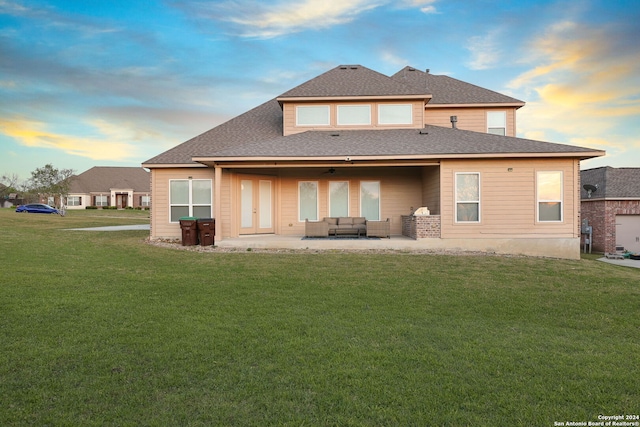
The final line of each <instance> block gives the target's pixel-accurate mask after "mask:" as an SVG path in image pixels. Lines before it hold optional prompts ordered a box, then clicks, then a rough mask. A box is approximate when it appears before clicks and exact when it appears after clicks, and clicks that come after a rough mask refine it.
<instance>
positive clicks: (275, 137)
mask: <svg viewBox="0 0 640 427" xmlns="http://www.w3.org/2000/svg"><path fill="white" fill-rule="evenodd" d="M523 105H524V102H522V101H519V100H517V99H514V98H511V97H509V96H505V95H502V94H499V93H496V92H493V91H490V90H487V89H483V88H480V87H478V86H474V85H471V84H469V83H465V82H462V81H460V80H456V79H454V78H451V77H448V76H438V75H432V74H430V73H429V72H426V73H425V72H423V71H419V70H417V69H414V68H411V67H406V68H404V69H402V70H400V71H399V72H398V73H396V74H394V75H393V76H386V75H383V74H380V73H378V72H376V71H373V70H370V69H368V68H365V67H362V66H360V65H342V66H338V67H336V68H334V69H332V70H329V71H328V72H326V73H324V74H321V75H320V76H318V77H316V78H314V79H312V80H309V81H307V82H306V83H303V84H301V85H299V86H297V87H295V88H293V89H291V90H289V91H287V92H285V93H284V94H282V95H280V96H278V97H277V98H275V99H272V100H271V101H268V102H266V103H264V104H262V105H260V106H258V107H256V108H254V109H252V110H250V111H248V112H246V113H244V114H241V115H240V116H237V117H235V118H233V119H231V120H229V121H228V122H226V123H223V124H221V125H220V126H217V127H215V128H213V129H211V130H209V131H207V132H205V133H203V134H201V135H199V136H196V137H195V138H193V139H190V140H189V141H187V142H184V143H183V144H181V145H178V146H176V147H174V148H172V149H170V150H168V151H166V152H164V153H162V154H160V155H158V156H156V157H154V158H152V159H150V160H147V161H146V162H144V163H143V167H145V168H148V169H150V170H151V186H152V193H153V198H154V212H153V214H152V216H151V222H152V228H151V229H152V232H151V237H152V238H153V239H159V238H179V237H180V235H181V231H180V226H179V218H180V217H182V216H187V215H190V216H196V217H209V216H213V217H215V219H216V240H219V239H226V238H233V237H238V236H241V235H244V234H260V233H266V234H278V235H291V236H302V235H304V230H305V219H306V218H308V219H309V220H312V221H317V220H322V219H323V217H326V216H365V217H366V218H367V219H369V220H377V219H386V218H390V220H391V233H392V234H394V235H401V234H403V235H406V236H410V237H413V238H416V239H422V238H429V239H433V242H434V247H439V248H452V249H453V248H462V249H469V250H486V251H494V252H499V253H522V254H532V255H542V256H555V257H565V258H578V257H579V256H580V187H579V178H580V176H579V175H580V161H581V160H583V159H588V158H592V157H598V156H602V155H604V152H603V151H600V150H594V149H589V148H581V147H575V146H570V145H561V144H553V143H547V142H541V141H533V140H527V139H521V138H516V137H515V135H516V110H518V109H519V108H520V107H522V106H523ZM452 116H454V117H452ZM454 127H455V128H454ZM420 207H426V208H428V210H429V212H430V215H428V216H415V215H412V213H413V212H414V211H415V210H417V209H418V208H420ZM422 211H425V210H422Z"/></svg>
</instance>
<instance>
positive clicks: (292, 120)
mask: <svg viewBox="0 0 640 427" xmlns="http://www.w3.org/2000/svg"><path fill="white" fill-rule="evenodd" d="M380 104H412V105H413V123H412V124H410V125H379V124H378V105H380ZM299 105H304V106H312V105H329V117H330V125H329V126H316V127H314V126H296V107H297V106H299ZM338 105H371V125H368V126H338V125H337V119H336V114H337V106H338ZM423 110H424V102H423V101H406V100H396V101H387V100H385V101H372V100H369V101H364V102H306V103H292V102H288V103H285V104H283V110H282V111H283V114H282V116H283V118H282V119H283V121H284V123H283V129H284V135H285V136H286V135H292V134H295V133H300V132H306V131H309V130H337V129H398V128H404V129H406V128H421V127H424V120H423V118H424V114H423Z"/></svg>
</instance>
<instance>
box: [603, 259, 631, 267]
mask: <svg viewBox="0 0 640 427" xmlns="http://www.w3.org/2000/svg"><path fill="white" fill-rule="evenodd" d="M598 261H602V262H606V263H607V264H613V265H620V266H622V267H632V268H640V261H639V260H635V259H609V258H598Z"/></svg>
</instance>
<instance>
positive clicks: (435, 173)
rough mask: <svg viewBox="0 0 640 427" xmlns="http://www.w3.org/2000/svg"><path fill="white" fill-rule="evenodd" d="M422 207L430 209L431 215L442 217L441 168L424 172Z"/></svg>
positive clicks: (430, 168) (424, 170) (431, 168)
mask: <svg viewBox="0 0 640 427" xmlns="http://www.w3.org/2000/svg"><path fill="white" fill-rule="evenodd" d="M422 206H426V207H428V208H429V212H430V213H431V215H440V168H439V167H437V166H430V167H425V168H423V170H422Z"/></svg>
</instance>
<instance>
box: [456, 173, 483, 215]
mask: <svg viewBox="0 0 640 427" xmlns="http://www.w3.org/2000/svg"><path fill="white" fill-rule="evenodd" d="M456 222H480V174H479V173H478V172H458V173H456Z"/></svg>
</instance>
